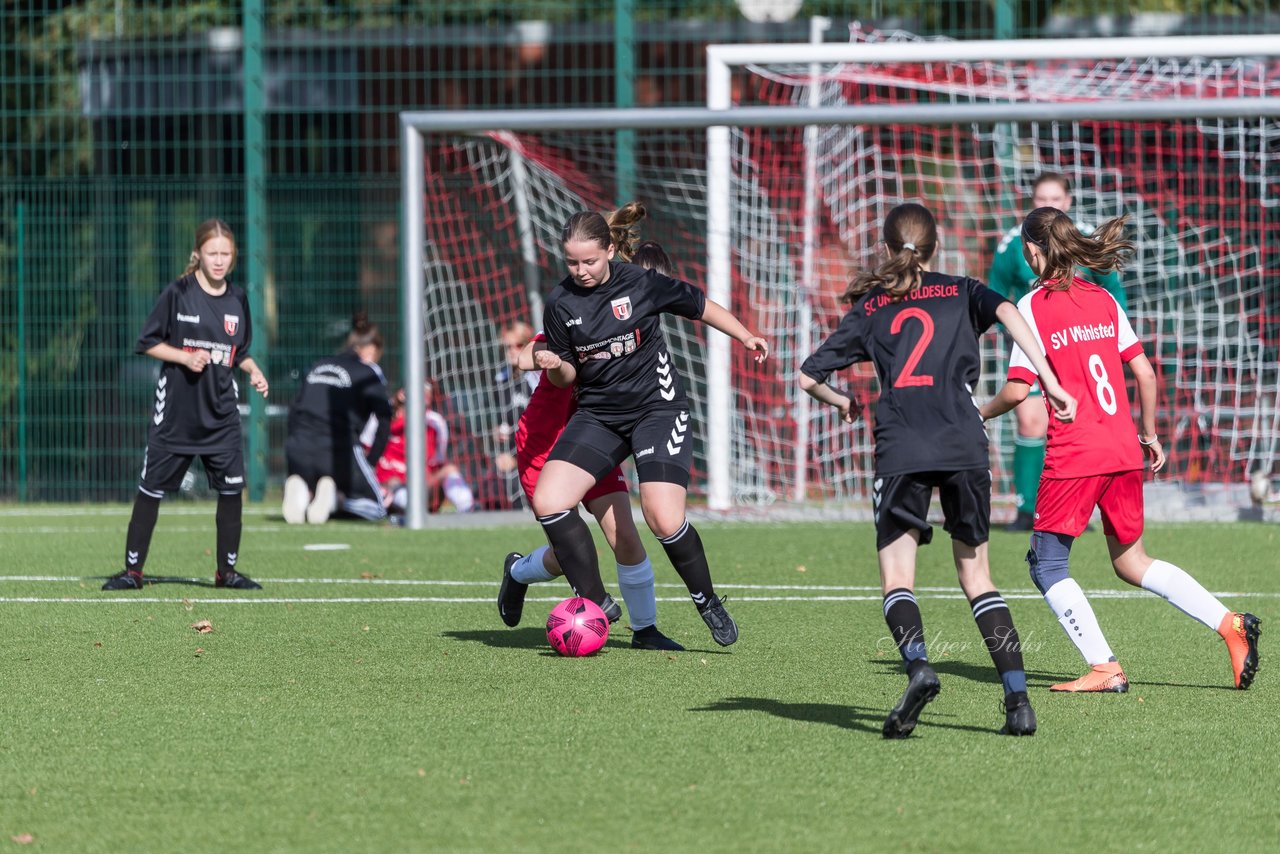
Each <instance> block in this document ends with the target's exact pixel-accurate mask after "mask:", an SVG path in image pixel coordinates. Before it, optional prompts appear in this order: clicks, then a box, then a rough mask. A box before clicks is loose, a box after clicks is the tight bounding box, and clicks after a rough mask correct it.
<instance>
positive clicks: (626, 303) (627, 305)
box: [609, 297, 631, 320]
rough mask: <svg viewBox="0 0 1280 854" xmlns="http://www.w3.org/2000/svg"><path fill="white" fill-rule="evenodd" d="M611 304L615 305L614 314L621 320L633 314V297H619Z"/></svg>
mask: <svg viewBox="0 0 1280 854" xmlns="http://www.w3.org/2000/svg"><path fill="white" fill-rule="evenodd" d="M609 305H611V306H613V316H614V317H616V318H618V319H619V320H626V319H627V318H628V317H630V316H631V297H619V298H618V299H616V300H613V301H612V302H610V303H609Z"/></svg>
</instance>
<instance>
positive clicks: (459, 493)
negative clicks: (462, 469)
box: [444, 474, 476, 513]
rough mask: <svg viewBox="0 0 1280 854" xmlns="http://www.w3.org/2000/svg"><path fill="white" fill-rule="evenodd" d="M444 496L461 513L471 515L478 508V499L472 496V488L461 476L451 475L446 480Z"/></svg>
mask: <svg viewBox="0 0 1280 854" xmlns="http://www.w3.org/2000/svg"><path fill="white" fill-rule="evenodd" d="M444 496H445V498H448V499H449V502H450V503H451V504H453V506H454V507H456V508H457V510H458V512H459V513H470V512H471V508H473V507H475V506H476V499H475V497H474V496H473V495H472V494H471V487H469V486H467V482H466V481H465V480H463V479H462V475H460V474H451V475H449V476H448V477H446V478H445V479H444Z"/></svg>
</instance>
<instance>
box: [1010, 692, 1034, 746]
mask: <svg viewBox="0 0 1280 854" xmlns="http://www.w3.org/2000/svg"><path fill="white" fill-rule="evenodd" d="M1004 733H1005V734H1006V735H1035V734H1036V713H1035V710H1034V709H1032V708H1031V700H1030V699H1028V697H1027V692H1026V691H1013V692H1011V693H1008V694H1005V696H1004Z"/></svg>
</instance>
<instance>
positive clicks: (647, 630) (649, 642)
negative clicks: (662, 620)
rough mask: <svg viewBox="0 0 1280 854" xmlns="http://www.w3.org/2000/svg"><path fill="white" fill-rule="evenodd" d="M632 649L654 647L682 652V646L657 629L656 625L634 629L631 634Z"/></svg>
mask: <svg viewBox="0 0 1280 854" xmlns="http://www.w3.org/2000/svg"><path fill="white" fill-rule="evenodd" d="M631 648H632V649H655V650H661V651H663V652H684V647H682V646H681V645H680V644H678V643H676V642H675V641H673V640H672V639H671V638H669V637H667V636H666V635H664V634H663V633H662V632H660V631H658V627H657V626H645V627H644V628H643V629H636V630H635V632H634V633H633V634H632V635H631Z"/></svg>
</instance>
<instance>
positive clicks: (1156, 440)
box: [1138, 433, 1160, 448]
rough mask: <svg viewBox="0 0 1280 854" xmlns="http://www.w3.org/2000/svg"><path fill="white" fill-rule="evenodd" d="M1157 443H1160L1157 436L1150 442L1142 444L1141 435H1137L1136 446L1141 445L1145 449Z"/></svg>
mask: <svg viewBox="0 0 1280 854" xmlns="http://www.w3.org/2000/svg"><path fill="white" fill-rule="evenodd" d="M1159 441H1160V437H1159V436H1157V437H1155V438H1154V439H1152V440H1151V441H1150V442H1144V441H1142V434H1141V433H1139V434H1138V444H1139V445H1142V446H1143V447H1145V448H1149V447H1151V446H1152V445H1154V444H1155V443H1156V442H1159Z"/></svg>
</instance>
